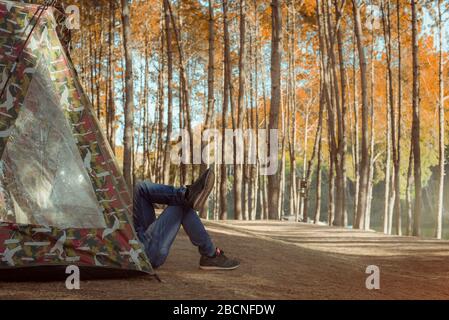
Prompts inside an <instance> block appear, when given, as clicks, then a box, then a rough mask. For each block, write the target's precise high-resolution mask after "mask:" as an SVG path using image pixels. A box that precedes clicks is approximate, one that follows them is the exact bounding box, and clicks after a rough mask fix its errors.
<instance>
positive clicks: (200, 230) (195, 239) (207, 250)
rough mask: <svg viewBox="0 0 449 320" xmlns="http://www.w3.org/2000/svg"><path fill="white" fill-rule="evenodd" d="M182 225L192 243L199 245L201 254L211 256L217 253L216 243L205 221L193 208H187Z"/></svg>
mask: <svg viewBox="0 0 449 320" xmlns="http://www.w3.org/2000/svg"><path fill="white" fill-rule="evenodd" d="M182 227H183V228H184V230H185V232H186V233H187V235H188V236H189V239H190V241H191V242H192V244H193V245H194V246H197V247H198V251H199V253H200V254H201V255H203V256H209V257H211V256H213V255H214V254H215V245H214V244H213V242H212V240H211V238H210V236H209V234H208V233H207V231H206V228H204V225H203V222H202V221H201V219H200V218H199V217H198V215H197V214H196V212H195V211H194V210H193V209H185V211H184V216H183V219H182Z"/></svg>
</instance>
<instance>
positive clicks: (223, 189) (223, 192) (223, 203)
mask: <svg viewBox="0 0 449 320" xmlns="http://www.w3.org/2000/svg"><path fill="white" fill-rule="evenodd" d="M222 5H223V37H224V43H223V45H224V49H223V50H224V66H223V68H224V70H225V71H224V84H223V110H222V124H221V125H222V146H221V148H222V150H221V157H222V158H221V160H222V164H221V178H220V179H221V180H220V219H221V220H225V219H227V215H228V212H227V192H228V190H227V168H226V163H225V159H226V144H225V130H226V123H227V110H228V105H229V100H230V99H232V97H230V96H229V86H230V81H231V79H230V78H229V76H230V73H229V72H227V69H228V68H229V67H228V66H229V64H230V61H229V60H230V58H229V50H230V49H229V28H228V1H227V0H223V3H222Z"/></svg>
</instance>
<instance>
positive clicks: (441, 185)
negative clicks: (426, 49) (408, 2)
mask: <svg viewBox="0 0 449 320" xmlns="http://www.w3.org/2000/svg"><path fill="white" fill-rule="evenodd" d="M441 2H442V1H441V0H438V33H439V35H438V45H439V55H438V64H439V67H438V88H439V92H438V93H439V99H438V114H439V119H438V120H439V128H438V129H439V148H438V151H439V156H438V208H437V214H436V227H435V238H437V239H441V236H442V231H443V199H444V198H443V195H444V146H445V144H444V124H445V121H444V82H443V32H444V31H443V23H442V12H441V10H442V8H441Z"/></svg>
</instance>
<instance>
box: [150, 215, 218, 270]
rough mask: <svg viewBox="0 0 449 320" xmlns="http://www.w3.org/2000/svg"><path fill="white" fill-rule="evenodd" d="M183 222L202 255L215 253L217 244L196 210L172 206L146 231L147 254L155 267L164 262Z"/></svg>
mask: <svg viewBox="0 0 449 320" xmlns="http://www.w3.org/2000/svg"><path fill="white" fill-rule="evenodd" d="M181 224H182V226H183V228H184V230H185V231H186V233H187V235H188V236H189V238H190V241H191V242H192V244H193V245H195V246H197V247H198V251H199V252H200V254H201V255H207V256H213V255H214V254H215V246H214V244H213V243H212V240H211V239H210V237H209V234H208V233H207V232H206V229H205V228H204V225H203V223H202V222H201V220H200V218H199V217H198V215H197V214H196V212H195V211H194V210H193V209H188V208H185V207H181V206H170V207H168V208H167V209H165V210H164V212H162V214H161V215H160V216H159V218H158V219H157V220H156V221H155V222H154V223H153V224H152V225H151V226H150V227H149V228H148V230H147V231H146V232H145V238H146V239H147V241H148V242H147V243H148V245H147V254H148V256H149V258H150V261H151V265H152V266H153V268H158V267H160V266H161V265H162V264H164V262H165V260H166V259H167V257H168V254H169V251H170V248H171V246H172V244H173V241H174V240H175V238H176V235H177V234H178V232H179V229H180V227H181Z"/></svg>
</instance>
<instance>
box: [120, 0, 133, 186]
mask: <svg viewBox="0 0 449 320" xmlns="http://www.w3.org/2000/svg"><path fill="white" fill-rule="evenodd" d="M121 2H122V33H123V48H124V52H125V63H126V68H125V81H126V101H125V129H124V132H125V133H124V141H123V175H124V177H125V181H126V183H127V185H128V187H129V188H131V187H132V185H133V181H132V172H131V170H132V155H133V150H132V149H133V133H134V101H133V98H134V84H133V63H132V57H131V50H130V47H129V44H130V43H131V25H130V12H129V6H128V0H121Z"/></svg>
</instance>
